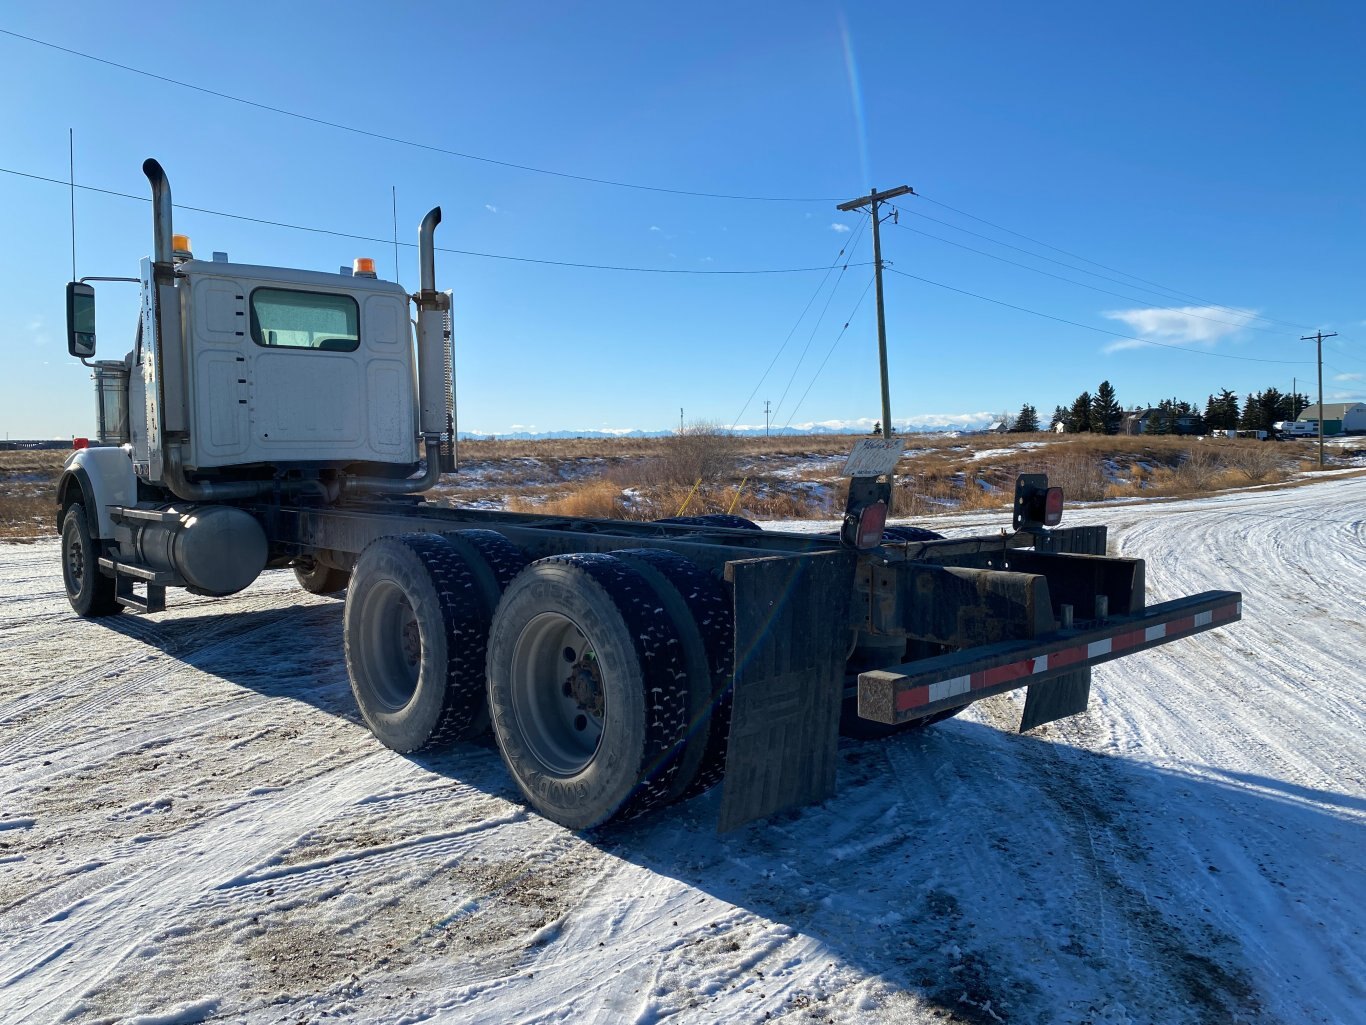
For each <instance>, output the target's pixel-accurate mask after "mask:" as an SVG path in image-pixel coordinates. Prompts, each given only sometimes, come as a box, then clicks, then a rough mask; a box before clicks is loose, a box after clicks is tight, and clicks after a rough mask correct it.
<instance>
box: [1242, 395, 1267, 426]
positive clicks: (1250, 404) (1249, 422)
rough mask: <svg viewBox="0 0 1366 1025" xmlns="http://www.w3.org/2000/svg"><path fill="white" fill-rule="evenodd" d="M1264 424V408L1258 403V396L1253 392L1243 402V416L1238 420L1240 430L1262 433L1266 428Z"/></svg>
mask: <svg viewBox="0 0 1366 1025" xmlns="http://www.w3.org/2000/svg"><path fill="white" fill-rule="evenodd" d="M1265 426H1266V425H1265V424H1264V423H1263V422H1262V407H1261V405H1260V404H1259V403H1258V402H1257V396H1255V395H1253V394H1252V393H1251V392H1249V393H1248V396H1247V399H1246V400H1245V401H1244V402H1243V415H1242V416H1240V417H1239V418H1238V430H1240V431H1260V430H1263V429H1264V428H1265Z"/></svg>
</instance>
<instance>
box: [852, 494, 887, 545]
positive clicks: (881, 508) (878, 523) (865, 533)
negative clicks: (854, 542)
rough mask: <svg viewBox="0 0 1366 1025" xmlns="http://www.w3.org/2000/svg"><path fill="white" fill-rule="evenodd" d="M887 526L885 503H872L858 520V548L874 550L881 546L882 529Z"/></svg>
mask: <svg viewBox="0 0 1366 1025" xmlns="http://www.w3.org/2000/svg"><path fill="white" fill-rule="evenodd" d="M886 525H887V503H885V502H874V503H873V504H872V505H870V506H868V507H867V508H866V509H864V510H863V514H862V515H861V516H859V520H858V547H859V548H876V547H877V546H878V545H880V544H882V528H883V527H885V526H886Z"/></svg>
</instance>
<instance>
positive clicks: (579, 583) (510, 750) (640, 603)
mask: <svg viewBox="0 0 1366 1025" xmlns="http://www.w3.org/2000/svg"><path fill="white" fill-rule="evenodd" d="M686 675H687V655H686V651H685V647H684V644H683V641H682V640H681V638H680V636H679V631H678V629H677V627H676V626H675V624H674V622H673V620H672V617H671V616H670V615H669V614H668V612H667V611H666V610H665V609H664V608H662V607H661V602H660V600H659V598H658V596H657V595H656V594H655V592H654V589H653V588H652V587H651V586H650V584H649V582H647V581H646V580H645V578H644V577H643V576H642V575H641V574H640V573H639V572H637V571H636V570H634V569H633V568H632V567H630V566H628V565H627V564H626V563H625V562H624V561H622V560H620V559H616V558H613V557H612V556H610V555H596V554H594V555H559V556H552V557H551V558H548V559H542V560H540V561H539V562H535V563H532V564H531V566H529V567H528V568H527V569H526V570H525V571H524V572H523V573H521V574H520V575H519V576H518V577H517V579H516V580H514V581H513V583H512V585H511V586H510V587H509V588H508V590H507V593H506V594H505V595H504V596H503V601H502V603H501V604H500V605H499V606H498V612H497V614H496V615H495V616H494V621H493V630H492V633H491V634H490V636H489V651H488V684H489V711H490V713H491V715H492V719H493V732H494V736H495V738H496V739H497V741H498V747H499V749H500V750H501V751H502V754H503V760H504V762H506V764H507V767H508V770H509V771H510V772H511V773H512V776H513V778H514V779H515V780H516V781H517V785H518V786H519V787H520V788H521V790H522V793H523V794H524V795H525V797H526V799H527V801H528V803H530V804H531V806H532V807H533V808H535V809H536V811H538V812H539V813H540V814H542V815H544V816H545V817H546V818H548V819H551V820H552V821H554V822H558V823H559V824H560V825H562V826H566V827H568V828H570V829H590V828H592V827H594V826H597V825H601V824H602V823H604V822H606V821H608V820H609V819H611V818H614V817H618V816H622V815H631V814H636V813H638V812H641V811H645V810H646V809H648V808H652V807H655V806H657V805H661V804H664V803H666V802H667V801H668V800H670V798H671V797H672V796H674V792H673V784H674V781H675V779H676V777H677V775H678V771H679V767H680V759H681V756H682V750H683V744H684V741H685V738H686V735H687V726H688V713H689V707H688V706H689V699H688V694H687V684H686ZM680 681H682V682H680Z"/></svg>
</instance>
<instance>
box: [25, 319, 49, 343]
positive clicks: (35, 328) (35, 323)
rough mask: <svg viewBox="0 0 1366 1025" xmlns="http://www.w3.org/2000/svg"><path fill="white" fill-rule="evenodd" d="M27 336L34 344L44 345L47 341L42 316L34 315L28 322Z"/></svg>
mask: <svg viewBox="0 0 1366 1025" xmlns="http://www.w3.org/2000/svg"><path fill="white" fill-rule="evenodd" d="M28 337H29V341H31V342H32V343H33V344H34V345H46V344H47V343H48V341H49V338H48V333H47V323H46V322H45V321H44V320H43V318H42V317H34V318H33V319H32V320H30V321H29V322H28Z"/></svg>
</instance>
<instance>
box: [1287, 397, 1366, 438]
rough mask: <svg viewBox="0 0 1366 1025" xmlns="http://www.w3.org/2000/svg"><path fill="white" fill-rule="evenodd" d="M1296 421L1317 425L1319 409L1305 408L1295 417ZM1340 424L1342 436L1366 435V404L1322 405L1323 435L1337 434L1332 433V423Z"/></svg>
mask: <svg viewBox="0 0 1366 1025" xmlns="http://www.w3.org/2000/svg"><path fill="white" fill-rule="evenodd" d="M1297 419H1298V420H1301V421H1307V422H1309V423H1314V424H1317V423H1318V421H1319V407H1318V406H1305V407H1304V411H1303V412H1301V413H1300V415H1299V416H1298V417H1297ZM1335 420H1336V421H1340V422H1341V423H1342V428H1341V433H1343V434H1366V402H1325V403H1324V404H1323V427H1324V433H1325V434H1327V433H1337V432H1334V431H1333V428H1332V424H1333V421H1335Z"/></svg>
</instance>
